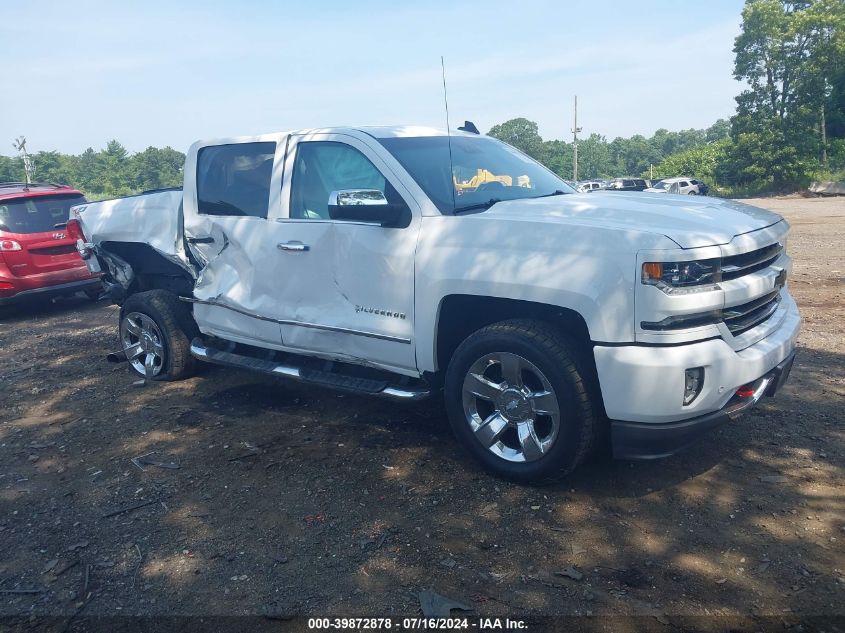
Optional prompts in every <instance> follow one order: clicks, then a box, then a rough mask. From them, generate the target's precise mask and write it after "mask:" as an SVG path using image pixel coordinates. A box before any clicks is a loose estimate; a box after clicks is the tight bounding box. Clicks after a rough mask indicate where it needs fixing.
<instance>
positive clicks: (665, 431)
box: [610, 351, 795, 459]
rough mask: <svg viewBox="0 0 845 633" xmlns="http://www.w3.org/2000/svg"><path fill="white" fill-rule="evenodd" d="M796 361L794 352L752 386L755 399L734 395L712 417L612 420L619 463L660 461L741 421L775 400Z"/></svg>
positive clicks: (612, 431)
mask: <svg viewBox="0 0 845 633" xmlns="http://www.w3.org/2000/svg"><path fill="white" fill-rule="evenodd" d="M794 360H795V352H794V351H793V352H792V353H791V354H790V355H789V356H788V357H787V358H786V360H784V361H783V362H781V363H779V364H778V365H777V366H776V367H775V368H774V369H773V370H771V371H770V372H768V373H767V374H766V375H765V376H761V377H760V378H758V379H757V380H755V381H754V382H753V383H751V388H752V389H753V395H751V396H749V397H740V396H736V395H735V396H734V397H732V398H731V399H730V400H729V401H728V404H727V405H725V406H724V407H723V408H722V409H720V410H719V411H714V412H713V413H708V414H705V415H702V416H699V417H695V418H691V419H689V420H682V421H681V422H669V423H663V424H653V423H647V422H623V421H621V420H612V421H611V423H610V424H611V438H612V440H611V441H612V444H613V456H614V457H615V458H617V459H659V458H661V457H668V456H669V455H672V454H674V453H677V452H678V451H681V450H683V449H685V448H687V447H688V446H690V445H691V444H693V443H694V442H695V441H696V440H698V439H699V437H701V436H702V435H704V434H706V433H708V432H709V431H710V430H712V429H714V428H716V427H717V426H721V425H722V424H724V423H726V422H729V421H731V420H735V419H736V418H738V417H739V416H740V415H742V414H743V413H744V412H745V411H747V410H748V409H750V408H751V407H753V406H754V405H755V404H757V403H758V402H759V401H760V399H761V398H762V397H763V396H774V395H775V393H776V392H777V391H778V389H780V387H781V386H782V385H783V384H784V383H785V382H786V380H787V378H789V372H790V370H791V369H792V363H793V362H794Z"/></svg>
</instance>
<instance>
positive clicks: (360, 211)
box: [329, 189, 410, 227]
mask: <svg viewBox="0 0 845 633" xmlns="http://www.w3.org/2000/svg"><path fill="white" fill-rule="evenodd" d="M329 217H330V218H331V219H332V220H347V221H350V222H372V223H375V224H379V225H380V226H385V227H398V226H408V224H409V222H410V209H408V206H407V205H405V204H391V203H390V202H388V201H387V198H386V197H385V195H384V193H382V192H381V191H379V190H378V189H342V190H340V191H332V193H331V195H330V196H329Z"/></svg>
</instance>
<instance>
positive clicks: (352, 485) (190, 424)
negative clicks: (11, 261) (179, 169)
mask: <svg viewBox="0 0 845 633" xmlns="http://www.w3.org/2000/svg"><path fill="white" fill-rule="evenodd" d="M751 202H752V203H754V204H759V205H760V206H766V207H769V208H771V209H773V210H775V211H777V212H779V213H782V214H783V215H784V216H786V217H787V218H788V219H789V221H790V222H791V223H792V226H793V232H792V236H791V238H790V241H789V250H790V253H791V254H792V256H793V258H794V260H795V263H794V271H793V275H792V277H791V280H790V287H791V289H792V292H793V294H794V295H795V297H796V298H797V300H798V303H799V304H800V306H801V311H802V314H803V318H804V326H803V330H802V333H801V338H800V350H799V356H798V358H797V361H796V365H795V367H794V369H793V372H792V376H791V378H790V382H789V384H788V385H787V386H786V387H785V388H784V389H783V391H782V392H781V393H780V394H779V395H778V397H777V398H774V399H767V400H766V401H765V402H763V403H762V404H761V406H759V407H758V408H757V409H755V410H753V411H752V412H751V413H750V414H748V415H746V416H745V417H743V418H741V419H740V420H739V421H737V422H736V423H734V424H731V425H729V426H726V427H723V428H722V429H720V430H718V431H716V432H715V433H713V434H712V435H711V436H709V437H707V438H706V439H705V440H704V441H702V442H701V443H700V444H698V445H697V446H696V447H695V448H694V449H693V450H691V451H688V452H686V453H684V454H681V455H678V456H676V457H673V458H669V459H665V460H662V461H657V462H648V463H629V462H612V461H608V460H596V461H594V462H593V463H590V464H588V465H586V466H585V467H583V468H582V469H580V470H579V471H578V472H577V473H576V474H574V475H573V476H571V477H569V478H568V479H566V480H564V481H563V482H561V483H559V484H557V485H554V486H549V487H542V488H534V487H525V486H518V485H514V484H510V483H506V482H502V481H500V480H497V479H494V478H492V477H490V476H488V475H487V474H485V473H483V472H481V471H479V470H478V468H476V466H475V465H474V464H473V463H471V462H470V461H469V460H468V459H467V457H466V456H465V455H464V454H463V453H462V452H461V450H460V449H459V448H458V447H457V446H456V444H455V443H454V442H453V440H452V437H451V435H450V432H449V430H448V427H447V424H446V422H445V420H444V418H443V415H442V413H441V410H440V408H439V406H438V405H436V404H422V405H413V406H411V405H396V404H391V403H386V402H380V401H373V400H367V399H364V398H359V397H353V396H348V395H347V396H344V395H337V394H334V393H328V392H324V391H320V390H316V389H312V388H304V387H300V386H296V385H290V384H285V383H280V382H277V381H275V380H272V379H269V378H265V377H262V376H257V375H252V374H248V373H243V372H239V371H233V370H229V369H225V368H220V367H206V368H203V370H202V371H201V373H200V374H199V375H198V376H196V377H194V378H192V379H189V380H186V381H183V382H179V383H170V384H154V385H151V386H147V387H142V388H139V387H136V386H133V383H134V382H135V377H134V375H132V374H131V373H130V370H129V368H128V367H127V366H126V365H111V364H108V363H107V362H106V360H105V356H106V354H107V353H108V352H110V351H113V349H114V348H115V347H116V346H117V336H116V324H117V313H116V310H115V308H114V307H112V306H106V305H103V304H98V305H95V304H91V303H89V302H87V301H86V300H84V299H68V300H61V301H57V302H55V303H52V304H45V305H39V306H35V307H30V308H26V309H6V310H3V311H2V312H0V359H2V364H0V387H2V394H3V397H2V405H3V406H2V407H0V616H6V618H5V620H0V629H2V628H4V624H3V623H5V627H8V628H17V629H20V630H28V627H30V626H31V627H36V626H48V625H47V624H45V623H44V622H45V621H41V620H31V619H29V618H30V617H31V616H33V615H35V616H39V615H51V616H64V617H68V616H75V620H74V621H72V622H70V623H68V621H67V620H65V621H64V623H63V624H61V626H59V625H57V624H56V623H55V622H53V623H52V624H51V625H49V626H53V628H57V630H63V629H64V628H68V629H70V630H72V629H73V628H74V627H78V626H83V624H84V623H85V622H89V623H90V621H91V620H90V616H98V615H104V616H105V615H107V616H115V615H122V614H123V615H145V616H180V615H203V616H213V615H221V614H226V615H241V614H252V615H263V616H265V617H266V616H285V617H287V616H290V615H295V614H305V615H316V616H350V615H369V616H389V615H392V616H403V615H416V614H418V613H419V602H418V598H417V593H418V592H420V591H422V590H434V591H436V592H438V593H439V594H442V595H444V596H448V597H450V598H452V599H455V600H458V601H460V602H462V603H464V604H465V605H467V606H469V607H472V609H473V610H474V611H473V615H481V616H502V617H504V616H515V615H518V616H520V617H528V618H533V617H536V616H544V615H593V616H605V615H638V616H642V618H641V619H640V620H638V621H637V622H639V624H638V626H645V625H649V626H654V627H657V629H656V630H667V631H668V630H671V629H672V628H675V627H676V626H679V623H680V622H682V621H684V618H687V617H690V616H708V617H710V616H729V617H730V618H733V619H732V620H731V621H732V622H737V623H738V624H736V626H738V627H739V628H743V627H746V628H748V630H759V629H761V628H768V627H769V625H770V624H772V625H773V623H776V624H777V626H778V627H782V626H788V625H790V624H791V623H794V622H796V621H798V620H806V618H809V617H812V616H825V617H831V616H840V617H842V616H845V600H843V596H845V556H843V543H845V494H844V493H845V491H844V490H843V473H844V472H845V442H843V440H845V436H843V425H842V418H843V416H842V406H843V403H845V400H843V396H845V340H843V322H845V296H844V295H845V284H844V283H843V282H845V255H843V244H845V199H842V198H830V199H809V198H808V199H805V198H789V199H766V200H754V201H751ZM146 453H152V455H149V456H148V458H147V460H148V461H152V462H156V463H155V464H150V463H147V464H139V465H136V464H134V463H133V462H132V461H131V458H133V457H136V456H140V455H144V454H146ZM141 504H145V505H141ZM132 506H140V507H135V508H134V509H129V508H131V507H132ZM110 514H111V516H109V515H110ZM561 572H563V573H561ZM24 590H32V591H33V593H21V591H24ZM36 590H37V593H36V592H35V591H36ZM457 613H458V612H453V614H457ZM267 621H269V620H267ZM724 621H726V620H713V622H720V623H721V622H724ZM625 622H630V621H627V620H619V621H617V622H616V624H617V625H618V626H617V627H616V628H622V625H623V623H625ZM703 622H706V620H700V621H699V624H701V623H703ZM49 626H48V628H49ZM719 626H721V625H719ZM805 630H806V629H805Z"/></svg>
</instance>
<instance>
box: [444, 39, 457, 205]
mask: <svg viewBox="0 0 845 633" xmlns="http://www.w3.org/2000/svg"><path fill="white" fill-rule="evenodd" d="M440 70H441V73H442V75H443V105H445V106H446V139H447V142H448V144H449V186H450V187H451V188H452V212H453V213H454V211H455V208H456V207H457V206H458V203H457V202H456V201H455V165H454V163H453V162H452V131H451V130H450V129H449V98H448V96H447V95H446V62H445V61H443V55H441V56H440Z"/></svg>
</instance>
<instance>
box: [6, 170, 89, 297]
mask: <svg viewBox="0 0 845 633" xmlns="http://www.w3.org/2000/svg"><path fill="white" fill-rule="evenodd" d="M83 202H86V200H85V196H83V195H82V194H81V193H80V192H79V191H77V190H76V189H73V188H71V187H68V186H67V185H50V184H42V183H33V184H29V185H26V184H24V183H20V182H9V183H0V305H6V304H9V303H13V302H17V301H19V300H22V299H24V298H28V297H36V296H37V297H51V296H56V295H69V294H74V293H75V292H80V291H81V292H85V294H87V295H88V296H89V297H91V298H92V299H93V298H96V297H97V296H98V295H99V293H100V288H101V284H100V278H99V276H98V275H92V274H91V272H89V270H88V267H87V266H86V265H85V263H84V262H83V261H82V258H81V257H80V256H79V253H78V252H77V251H76V241H75V240H74V239H72V238H71V237H70V236H69V235H68V233H67V231H66V230H65V226H66V224H67V221H68V215H69V212H70V208H71V207H72V206H73V205H76V204H81V203H83Z"/></svg>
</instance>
